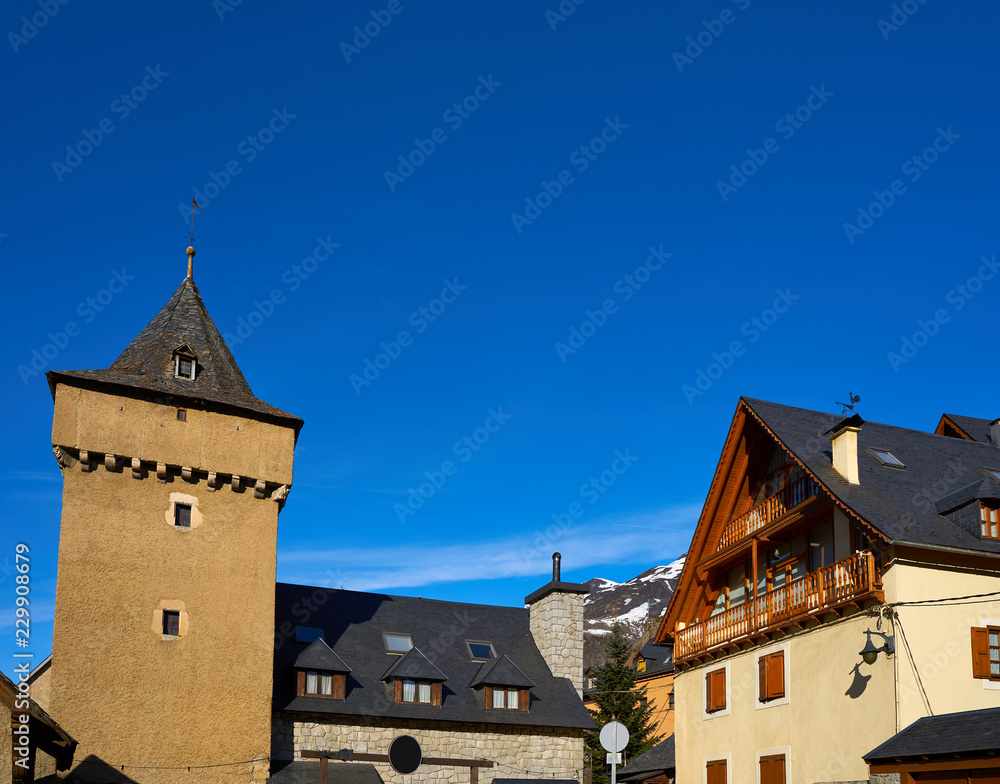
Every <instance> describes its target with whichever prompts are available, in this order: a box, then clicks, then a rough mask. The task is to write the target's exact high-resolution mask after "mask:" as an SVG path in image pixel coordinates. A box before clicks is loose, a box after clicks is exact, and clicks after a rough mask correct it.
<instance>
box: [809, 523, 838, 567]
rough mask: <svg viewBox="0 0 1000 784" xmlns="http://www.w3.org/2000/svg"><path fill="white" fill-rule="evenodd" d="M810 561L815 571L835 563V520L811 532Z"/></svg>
mask: <svg viewBox="0 0 1000 784" xmlns="http://www.w3.org/2000/svg"><path fill="white" fill-rule="evenodd" d="M809 561H810V568H811V569H812V570H813V571H816V570H817V569H822V568H823V567H824V566H829V565H830V564H832V563H833V521H832V520H831V521H830V522H829V523H825V524H824V525H821V526H820V527H819V528H816V529H813V530H812V531H810V532H809Z"/></svg>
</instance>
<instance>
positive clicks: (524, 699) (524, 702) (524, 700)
mask: <svg viewBox="0 0 1000 784" xmlns="http://www.w3.org/2000/svg"><path fill="white" fill-rule="evenodd" d="M530 701H531V698H530V697H529V696H528V690H527V689H521V699H520V700H518V701H517V704H518V707H519V708H520V709H521V710H523V711H526V710H528V703H529V702H530Z"/></svg>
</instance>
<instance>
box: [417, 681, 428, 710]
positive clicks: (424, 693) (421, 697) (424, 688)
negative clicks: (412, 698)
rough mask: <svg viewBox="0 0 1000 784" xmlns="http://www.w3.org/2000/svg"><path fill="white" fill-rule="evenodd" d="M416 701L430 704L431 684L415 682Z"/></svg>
mask: <svg viewBox="0 0 1000 784" xmlns="http://www.w3.org/2000/svg"><path fill="white" fill-rule="evenodd" d="M417 702H422V703H424V704H425V705H430V704H431V685H430V684H429V683H418V684H417Z"/></svg>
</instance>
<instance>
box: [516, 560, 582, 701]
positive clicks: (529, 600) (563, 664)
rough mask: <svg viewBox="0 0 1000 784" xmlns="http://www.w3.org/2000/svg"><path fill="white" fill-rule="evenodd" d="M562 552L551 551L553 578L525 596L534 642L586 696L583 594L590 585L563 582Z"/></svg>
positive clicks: (551, 665) (554, 669)
mask: <svg viewBox="0 0 1000 784" xmlns="http://www.w3.org/2000/svg"><path fill="white" fill-rule="evenodd" d="M561 562H562V556H561V555H560V554H559V553H553V554H552V582H550V583H548V584H547V585H543V586H542V587H541V588H539V589H538V590H537V591H535V592H534V593H533V594H531V595H529V596H525V597H524V603H525V604H526V605H528V612H529V614H530V615H529V618H530V621H529V625H530V628H531V636H532V637H533V638H534V640H535V645H537V646H538V650H539V651H540V652H541V654H542V656H543V657H544V659H545V663H546V664H548V665H549V670H550V671H551V672H552V674H553V675H554V676H555V677H557V678H568V679H569V681H570V683H572V684H573V687H574V688H575V689H576V693H577V694H579V695H580V697H581V698H582V697H583V597H584V596H585V595H586V594H587V593H589V592H590V586H588V585H583V584H582V583H564V582H563V581H562V574H561V571H562V570H561Z"/></svg>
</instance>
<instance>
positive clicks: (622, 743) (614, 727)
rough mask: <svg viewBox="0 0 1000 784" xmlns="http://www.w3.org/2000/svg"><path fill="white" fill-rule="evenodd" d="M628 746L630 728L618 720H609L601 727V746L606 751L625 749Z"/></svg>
mask: <svg viewBox="0 0 1000 784" xmlns="http://www.w3.org/2000/svg"><path fill="white" fill-rule="evenodd" d="M626 746H628V730H627V729H625V725H624V724H622V723H621V722H618V721H609V722H608V723H607V724H605V725H604V727H602V728H601V748H603V749H604V750H605V751H610V752H618V751H625V747H626Z"/></svg>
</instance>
